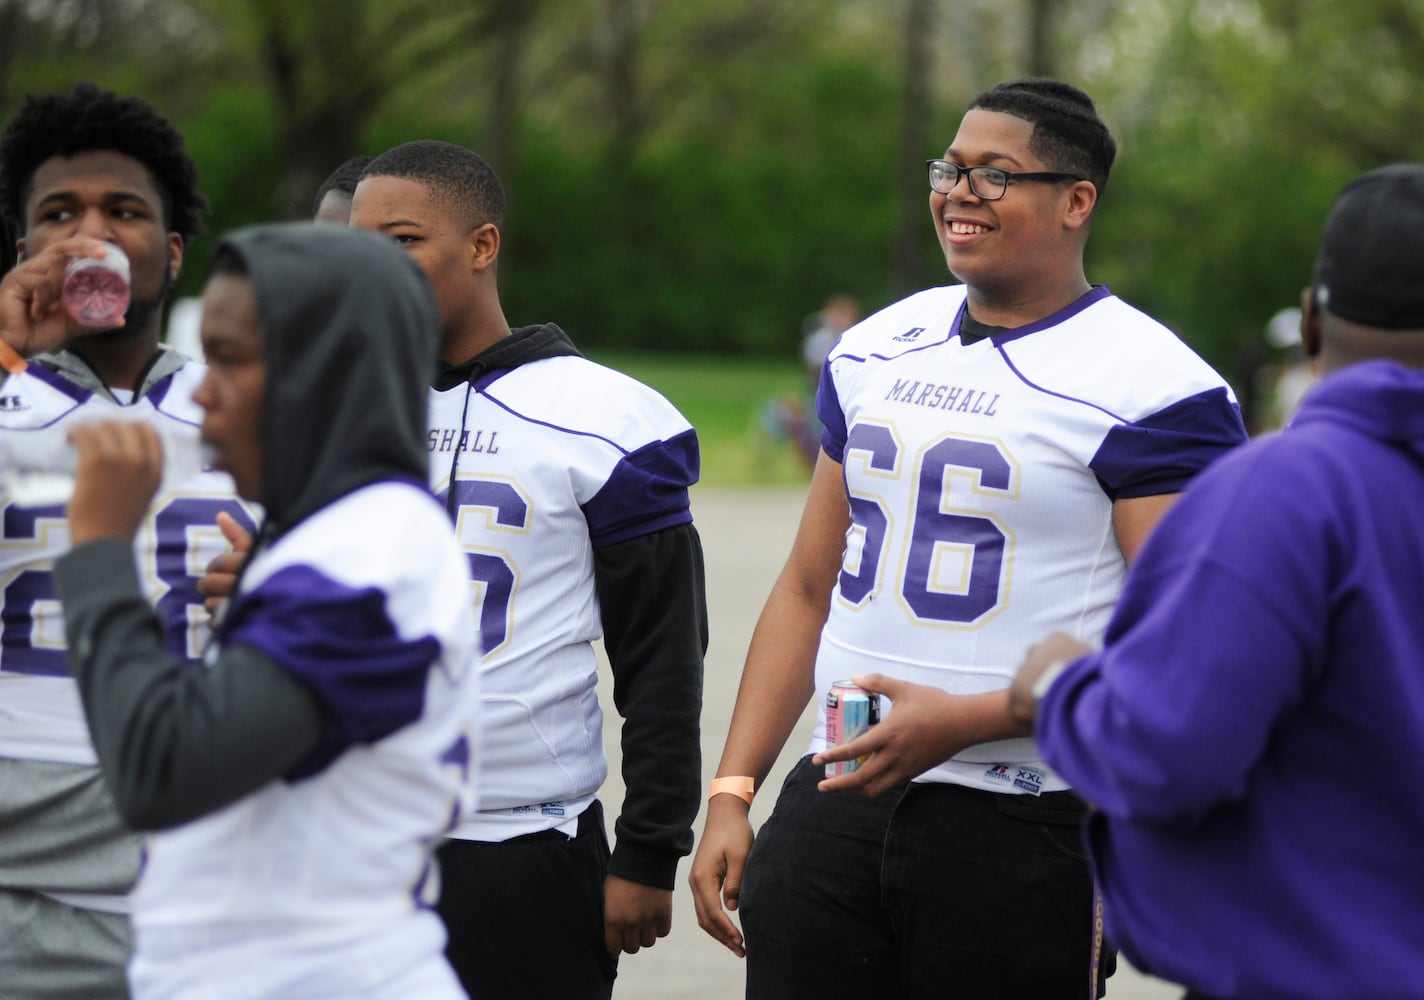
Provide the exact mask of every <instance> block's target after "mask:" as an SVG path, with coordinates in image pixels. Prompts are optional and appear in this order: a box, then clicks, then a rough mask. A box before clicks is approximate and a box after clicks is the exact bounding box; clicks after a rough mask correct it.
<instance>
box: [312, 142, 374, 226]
mask: <svg viewBox="0 0 1424 1000" xmlns="http://www.w3.org/2000/svg"><path fill="white" fill-rule="evenodd" d="M371 159H372V158H371V157H369V156H367V155H365V154H364V153H363V154H362V155H360V156H353V157H351V159H349V160H347V161H346V162H345V163H343V164H341V166H339V167H337V168H336V169H335V170H333V171H332V172H331V176H330V177H328V178H327V179H326V180H324V181H322V182H321V187H319V188H317V189H316V197H315V198H314V199H312V214H313V215H315V214H316V212H317V210H318V209H319V208H321V200H322V199H323V198H325V197H326V196H327V194H329V193H330V192H332V191H340V192H341V193H342V194H344V195H346V197H348V198H350V197H351V196H352V195H353V194H355V193H356V184H357V182H358V181H360V180H361V171H362V170H365V169H366V164H368V163H370V162H371Z"/></svg>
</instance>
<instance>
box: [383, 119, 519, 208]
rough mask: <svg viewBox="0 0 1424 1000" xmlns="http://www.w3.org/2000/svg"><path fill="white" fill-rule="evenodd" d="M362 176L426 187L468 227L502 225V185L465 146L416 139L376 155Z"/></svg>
mask: <svg viewBox="0 0 1424 1000" xmlns="http://www.w3.org/2000/svg"><path fill="white" fill-rule="evenodd" d="M361 177H362V178H363V179H364V178H367V177H403V178H405V179H406V180H413V181H418V182H419V183H422V184H425V185H426V186H427V187H428V188H430V189H431V190H432V191H433V192H435V193H436V195H437V196H440V197H443V199H444V201H445V202H446V204H447V205H448V206H449V207H450V208H451V209H452V211H454V212H455V213H456V214H458V216H459V217H460V218H461V219H462V220H464V221H465V222H466V223H468V224H469V226H470V227H471V228H474V227H475V226H482V225H484V224H485V223H487V222H492V223H494V224H495V226H502V225H504V185H503V184H501V183H500V180H499V175H498V174H496V173H495V172H494V168H493V167H491V166H490V165H489V164H488V163H487V162H486V161H485V159H484V158H483V157H482V156H480V155H479V154H478V153H474V152H471V151H470V150H468V149H466V148H465V147H464V146H457V145H455V144H454V143H450V142H437V141H436V140H433V139H419V140H416V141H415V142H407V143H405V144H403V145H400V146H396V147H395V148H394V149H388V150H386V152H384V153H382V154H381V155H380V156H377V157H376V158H375V159H374V160H372V161H371V162H370V163H368V164H366V169H365V170H363V171H361Z"/></svg>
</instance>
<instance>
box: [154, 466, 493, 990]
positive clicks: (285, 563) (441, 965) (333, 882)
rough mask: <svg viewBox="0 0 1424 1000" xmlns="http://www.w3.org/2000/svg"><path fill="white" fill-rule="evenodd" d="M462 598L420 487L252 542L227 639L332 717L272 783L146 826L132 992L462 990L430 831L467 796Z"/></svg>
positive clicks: (457, 559)
mask: <svg viewBox="0 0 1424 1000" xmlns="http://www.w3.org/2000/svg"><path fill="white" fill-rule="evenodd" d="M373 525H376V526H379V530H373V529H372V526H373ZM468 593H469V583H468V574H467V573H466V571H465V568H464V565H463V557H462V554H461V552H460V550H459V547H458V546H457V545H456V544H455V541H454V538H453V537H452V535H451V532H450V525H449V522H448V520H447V519H446V517H445V514H444V511H442V510H441V509H440V506H439V504H438V503H437V502H436V501H435V500H434V499H432V498H431V497H430V495H429V494H428V493H426V492H425V491H424V490H423V489H420V488H418V487H416V486H414V485H413V484H407V483H396V482H388V483H381V484H377V485H374V486H368V487H365V488H362V489H360V490H357V491H356V492H354V493H350V494H348V495H346V496H345V497H343V498H341V499H340V500H337V501H336V502H334V503H332V504H330V505H329V506H327V507H324V508H322V509H321V510H319V511H317V512H316V513H315V514H312V515H310V516H309V517H307V518H305V519H304V520H302V521H300V522H299V523H298V524H297V525H296V526H295V527H293V528H292V529H291V530H290V531H289V532H288V533H287V534H284V535H281V536H279V537H278V538H277V539H276V541H275V542H273V543H272V544H271V546H270V547H268V548H265V549H262V550H261V551H260V552H259V553H258V554H257V556H256V558H254V560H253V561H252V563H251V565H250V566H249V567H248V569H247V571H246V573H245V574H244V576H243V578H242V584H241V593H240V594H239V595H237V596H236V597H235V598H234V599H233V601H232V604H231V606H230V608H229V612H228V614H229V616H230V619H229V622H228V623H227V625H226V626H225V630H224V632H223V637H222V641H223V642H229V643H242V644H246V645H250V646H253V647H255V648H257V649H261V650H263V651H264V652H266V653H267V654H268V655H269V656H271V657H272V658H273V659H274V660H276V661H277V662H278V663H280V664H281V665H282V666H283V667H284V668H285V669H287V670H288V671H290V672H292V673H293V674H294V675H296V676H298V677H300V678H301V679H302V681H303V682H304V684H305V685H306V687H307V688H308V690H310V691H311V692H312V693H313V694H314V695H315V696H316V698H317V700H318V701H319V703H320V704H321V707H322V714H323V716H324V717H325V719H326V720H327V725H326V729H325V731H324V733H323V739H322V741H321V743H320V745H319V746H318V748H317V750H316V751H314V752H313V754H312V755H310V756H309V757H308V759H306V760H304V761H302V762H301V763H299V764H298V765H297V766H296V767H295V768H294V769H293V771H292V772H290V773H288V774H287V775H286V776H284V777H283V778H281V779H278V780H274V781H271V782H269V783H268V784H267V785H265V786H263V787H262V788H260V789H258V790H257V791H256V792H253V793H252V794H250V795H247V796H245V797H243V798H242V799H239V800H238V801H236V802H234V803H232V804H231V805H229V806H226V807H224V808H222V809H219V810H217V811H215V812H212V813H209V814H208V815H206V816H203V817H201V818H199V819H197V820H194V821H192V822H190V823H186V824H184V825H182V826H179V827H175V828H173V829H171V830H167V831H162V832H159V833H156V834H153V835H152V836H151V837H150V838H149V841H148V844H149V849H148V858H147V862H146V864H145V867H144V870H143V873H142V875H141V877H140V879H139V884H138V887H137V888H136V889H135V890H134V930H135V940H136V958H135V960H134V963H133V965H132V968H131V979H132V981H133V984H134V986H135V991H136V993H137V994H138V995H140V996H145V997H149V996H151V997H174V998H178V997H190V996H203V997H211V998H226V997H232V998H237V997H258V996H261V997H304V998H305V997H323V998H325V997H330V998H333V1000H334V998H338V997H339V998H347V997H388V998H391V1000H397V998H406V997H416V996H431V997H445V996H463V993H461V992H460V991H459V989H458V987H457V986H455V985H454V980H453V976H452V975H451V974H450V973H449V970H448V966H446V964H445V962H444V958H443V951H444V943H445V934H444V929H443V927H442V926H441V924H440V920H439V918H438V917H437V916H436V915H435V914H434V911H433V910H432V909H431V908H430V907H431V906H432V905H433V902H434V900H435V898H436V896H437V895H438V884H437V878H438V876H437V873H436V870H435V866H434V864H433V855H432V852H433V849H434V845H435V843H436V842H437V841H438V839H439V835H440V834H441V833H443V832H444V831H445V830H448V829H449V827H450V826H451V824H452V823H453V822H454V821H455V819H456V817H457V816H458V814H459V812H460V811H461V809H462V808H463V807H464V805H465V802H466V800H467V798H468V795H469V792H470V787H469V784H468V776H469V770H470V764H471V747H472V740H471V735H470V732H469V726H470V720H471V719H472V718H473V717H474V713H475V708H476V700H477V697H478V674H477V671H476V669H475V647H474V641H475V636H474V629H473V626H472V623H471V620H470V606H469V597H468ZM194 669H200V668H194Z"/></svg>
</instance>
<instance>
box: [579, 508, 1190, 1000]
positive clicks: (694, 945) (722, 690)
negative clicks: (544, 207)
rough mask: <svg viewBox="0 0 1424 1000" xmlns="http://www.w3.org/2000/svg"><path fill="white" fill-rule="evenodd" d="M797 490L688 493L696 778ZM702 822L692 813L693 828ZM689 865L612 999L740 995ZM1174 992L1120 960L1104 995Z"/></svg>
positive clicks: (1138, 998)
mask: <svg viewBox="0 0 1424 1000" xmlns="http://www.w3.org/2000/svg"><path fill="white" fill-rule="evenodd" d="M802 499H803V493H802V491H800V490H786V489H777V490H759V491H718V490H711V489H705V488H700V489H699V490H697V491H694V493H693V498H692V508H693V517H694V518H695V520H696V522H697V525H698V530H699V531H700V533H701V535H702V543H703V547H704V550H705V551H706V558H707V590H708V595H707V597H708V605H709V611H708V613H709V616H710V620H711V626H712V640H711V645H710V647H709V648H708V652H707V672H706V687H705V692H704V703H703V709H702V734H703V739H702V770H703V776H704V786H705V784H706V781H709V780H711V778H712V774H713V772H714V771H715V770H716V767H717V760H718V757H719V756H720V755H721V752H722V741H723V738H724V737H725V735H726V727H727V723H728V722H729V721H730V719H731V717H732V705H733V702H734V701H735V699H736V694H737V682H738V680H739V679H740V676H741V666H742V657H743V656H744V655H745V653H746V649H747V644H748V642H749V641H750V640H751V634H752V627H753V626H754V625H755V624H756V618H757V615H758V614H760V612H761V606H762V603H763V602H764V601H765V600H766V596H767V593H768V592H769V591H770V589H771V584H772V581H773V580H774V579H775V577H776V574H777V573H778V572H779V571H780V569H781V565H782V563H783V562H784V561H785V559H786V554H787V552H788V551H789V550H790V547H791V541H792V538H793V537H794V535H795V532H796V526H797V522H798V520H799V518H800V512H801V502H802ZM603 678H604V690H603V695H604V702H603V703H604V705H605V706H606V709H605V710H606V711H607V712H608V713H609V715H610V716H611V718H610V719H609V720H608V721H607V723H606V725H605V728H604V743H605V745H606V747H607V750H608V759H609V768H610V772H611V773H610V775H609V779H608V783H607V785H606V786H605V788H604V794H603V798H604V802H605V804H607V805H608V806H609V812H610V815H612V814H616V811H617V806H618V803H619V802H621V801H622V796H623V784H622V780H621V777H620V776H619V772H618V761H619V752H618V725H617V723H618V719H617V716H616V715H614V714H613V712H612V709H611V706H612V704H613V702H612V697H611V695H610V693H609V684H608V671H607V669H606V668H605V670H604V672H603ZM813 721H814V713H813V712H811V711H810V710H809V709H808V711H807V713H806V714H805V715H803V716H802V719H801V724H800V726H799V727H798V730H797V734H796V735H794V736H793V737H792V739H791V741H790V742H789V743H788V746H787V749H786V751H785V752H783V754H782V756H781V758H780V759H779V760H778V762H777V765H776V767H775V768H774V769H773V771H772V773H771V775H770V776H769V777H768V779H767V782H766V787H767V788H768V789H769V791H768V792H767V793H766V794H764V795H761V796H759V797H758V798H757V800H756V802H755V803H754V804H753V805H752V822H753V824H754V825H755V824H760V823H761V822H762V821H763V820H765V819H766V817H767V815H768V814H769V813H770V811H771V806H772V802H773V800H774V799H775V794H774V792H772V791H770V789H775V788H779V787H780V786H781V781H782V778H783V777H784V776H785V774H786V770H787V768H788V767H789V766H790V765H791V763H792V762H793V761H794V760H796V758H798V757H799V756H800V755H801V754H802V753H803V752H804V750H805V748H806V745H807V742H808V740H809V738H810V732H811V726H812V723H813ZM701 822H702V817H701V816H699V817H698V826H697V833H698V835H699V836H700V835H701ZM610 828H611V822H610ZM689 867H690V863H689V862H687V861H684V862H683V863H682V864H681V865H680V866H679V869H678V885H677V891H676V895H675V899H674V903H673V929H672V933H671V934H670V935H669V936H668V937H666V938H663V939H662V940H660V941H659V942H658V943H657V945H655V946H654V947H653V948H651V949H644V950H643V951H641V952H639V953H638V954H637V955H625V956H623V959H622V961H621V963H620V966H621V968H620V972H619V976H618V986H617V988H616V989H615V990H614V993H613V996H614V1000H737V998H740V997H741V996H742V992H743V986H742V976H743V973H742V965H741V960H740V959H738V958H737V957H736V956H734V955H733V954H732V953H731V952H729V951H727V950H726V949H724V948H723V947H722V946H721V945H720V944H718V943H717V942H715V941H713V940H712V938H710V937H708V936H707V935H706V934H705V933H703V931H702V929H701V928H700V927H698V926H697V916H696V913H695V911H694V910H693V907H692V893H691V890H689V889H688V887H687V872H688V869H689ZM1181 994H1182V990H1181V989H1179V988H1177V987H1175V986H1170V985H1168V984H1166V983H1163V982H1161V981H1160V980H1155V979H1151V978H1149V977H1147V976H1143V975H1142V974H1140V973H1138V972H1136V971H1135V970H1133V969H1131V968H1120V969H1119V971H1118V973H1117V974H1116V975H1114V976H1113V977H1112V978H1111V979H1110V980H1108V996H1109V997H1110V998H1111V1000H1178V998H1179V997H1180V996H1181Z"/></svg>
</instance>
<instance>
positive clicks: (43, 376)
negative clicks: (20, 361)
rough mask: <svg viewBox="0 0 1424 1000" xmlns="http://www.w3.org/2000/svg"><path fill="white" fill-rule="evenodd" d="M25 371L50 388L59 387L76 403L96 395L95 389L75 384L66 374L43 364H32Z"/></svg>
mask: <svg viewBox="0 0 1424 1000" xmlns="http://www.w3.org/2000/svg"><path fill="white" fill-rule="evenodd" d="M25 373H26V374H27V375H30V376H32V377H34V378H37V379H39V380H40V381H41V382H43V383H44V384H45V385H47V386H49V387H50V388H53V389H58V390H59V391H60V392H62V393H64V394H65V395H66V396H68V397H69V398H70V399H72V400H74V401H75V402H76V403H82V402H84V401H85V400H87V399H88V398H89V397H90V396H92V395H94V390H92V389H85V388H84V387H83V386H79V385H75V384H74V383H73V382H71V381H69V379H68V378H67V377H66V376H65V375H63V374H61V373H60V372H57V371H55V370H54V369H53V368H46V367H45V366H44V365H42V364H33V365H30V366H29V368H27V369H26V370H25Z"/></svg>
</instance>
